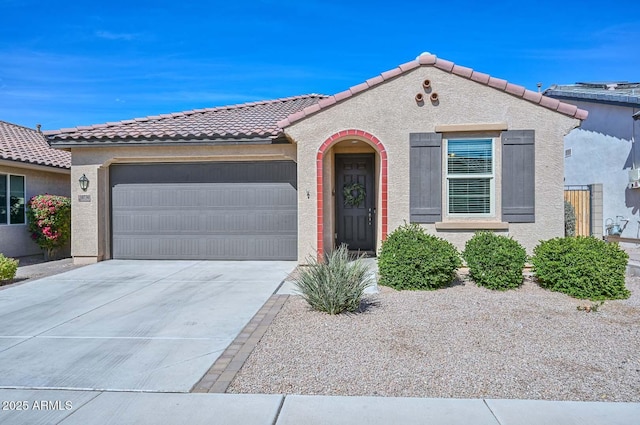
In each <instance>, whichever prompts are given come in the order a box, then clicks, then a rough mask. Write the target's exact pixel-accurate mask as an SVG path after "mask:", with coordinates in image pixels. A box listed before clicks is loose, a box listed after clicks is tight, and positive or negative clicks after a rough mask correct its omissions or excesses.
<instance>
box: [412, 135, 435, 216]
mask: <svg viewBox="0 0 640 425" xmlns="http://www.w3.org/2000/svg"><path fill="white" fill-rule="evenodd" d="M409 143H410V146H411V147H410V156H411V161H410V165H409V175H410V186H409V192H410V195H409V198H410V209H411V213H410V221H411V222H412V223H435V222H437V221H441V220H442V134H439V133H411V134H410V135H409Z"/></svg>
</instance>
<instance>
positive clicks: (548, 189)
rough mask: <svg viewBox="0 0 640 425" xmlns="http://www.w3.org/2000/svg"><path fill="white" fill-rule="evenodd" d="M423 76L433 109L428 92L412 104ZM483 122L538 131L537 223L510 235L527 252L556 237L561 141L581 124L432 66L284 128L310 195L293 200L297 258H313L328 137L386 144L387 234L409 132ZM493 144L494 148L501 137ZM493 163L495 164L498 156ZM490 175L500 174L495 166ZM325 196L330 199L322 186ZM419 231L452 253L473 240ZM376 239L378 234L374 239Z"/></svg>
mask: <svg viewBox="0 0 640 425" xmlns="http://www.w3.org/2000/svg"><path fill="white" fill-rule="evenodd" d="M425 79H429V80H430V81H431V85H432V91H433V92H437V93H438V95H439V102H438V103H437V104H432V103H431V102H430V101H429V99H428V95H427V96H425V97H426V101H425V102H424V104H423V105H419V104H417V103H416V101H415V96H416V94H417V93H423V94H424V89H423V88H422V82H423V81H424V80H425ZM487 123H506V127H507V129H509V130H528V129H533V130H535V132H536V142H535V143H536V147H535V149H536V158H535V167H536V177H535V188H536V194H535V196H536V204H535V205H536V211H535V213H536V222H535V223H517V224H515V223H514V224H509V226H508V234H509V235H511V236H513V237H514V238H515V239H517V240H518V241H519V242H520V243H522V244H523V245H524V246H525V247H526V248H527V250H528V251H529V252H531V250H532V249H533V248H534V247H535V246H536V245H537V244H538V242H539V241H540V240H544V239H549V238H552V237H556V236H560V235H562V234H563V232H564V226H563V196H562V194H563V143H562V140H563V136H564V135H565V134H567V133H568V132H569V131H570V130H571V129H573V128H575V127H576V126H578V125H579V120H577V119H574V118H570V117H568V116H565V115H562V114H560V113H557V112H553V111H551V110H549V109H547V108H544V107H541V106H538V105H535V104H533V103H530V102H528V101H525V100H523V99H521V98H518V97H515V96H512V95H509V94H507V93H505V92H502V91H499V90H496V89H493V88H491V87H488V86H486V85H483V84H480V83H476V82H474V81H471V80H468V79H465V78H462V77H458V76H455V75H453V74H450V73H448V72H446V71H443V70H440V69H438V68H435V67H430V66H422V67H419V68H417V69H415V70H412V71H410V72H408V73H405V74H403V75H401V76H399V77H398V78H396V79H393V80H390V81H388V82H385V83H383V84H380V85H377V86H375V87H373V88H371V89H369V90H366V91H364V92H361V93H358V94H357V95H355V96H353V97H350V98H348V99H347V100H345V101H343V102H341V103H338V104H336V105H334V106H332V107H329V108H326V109H324V110H321V111H320V112H318V113H316V114H314V115H311V116H309V117H307V118H305V119H303V120H301V121H297V122H295V123H293V124H292V125H290V126H288V127H287V128H286V129H285V132H286V133H287V135H289V136H290V137H291V139H292V140H293V141H294V142H295V143H296V144H297V146H298V152H297V155H298V194H299V195H300V194H302V193H305V194H306V192H307V191H308V192H309V193H310V197H309V198H307V197H306V196H299V204H298V229H299V240H298V249H299V256H298V258H299V259H303V258H305V257H306V256H308V255H313V253H314V251H315V250H316V249H317V232H316V229H317V213H316V205H317V194H316V190H315V188H316V183H317V181H316V177H317V176H316V167H315V163H316V156H317V153H318V149H319V148H320V146H321V144H322V143H323V142H324V141H325V140H327V138H329V137H330V136H331V135H333V134H336V133H338V132H339V131H341V130H347V129H356V130H363V131H365V132H368V133H371V134H372V135H374V136H375V137H377V138H378V139H379V140H380V141H381V142H382V144H383V145H384V147H385V149H386V151H387V154H388V205H389V211H388V225H389V231H390V232H391V231H393V229H395V228H396V227H398V226H400V225H402V224H403V222H404V221H409V133H413V132H434V131H435V129H436V126H441V125H453V124H487ZM444 137H445V138H446V137H447V134H444ZM496 146H497V147H498V149H499V138H498V139H497V142H496ZM496 159H499V151H497V152H496ZM496 172H497V173H499V169H496ZM497 178H498V179H499V177H497ZM326 187H327V186H326V185H325V188H326ZM324 195H325V196H332V195H331V194H330V193H329V194H327V192H326V189H325V194H324ZM499 195H500V194H499V185H496V199H497V200H499V199H500V196H499ZM325 202H326V201H325ZM500 213H501V212H500V211H499V210H497V211H496V215H495V217H493V218H492V220H494V221H500ZM327 219H331V217H326V218H325V221H326V220H327ZM486 220H487V219H484V221H486ZM329 227H330V226H327V225H326V223H325V225H324V232H325V234H324V235H323V236H324V239H325V240H327V239H331V237H330V235H329V236H327V235H326V232H327V228H329ZM425 227H426V228H427V230H428V231H429V232H431V233H434V234H437V235H438V236H440V237H443V238H446V239H448V240H450V241H452V242H453V243H454V244H455V245H456V246H457V247H458V248H463V247H464V243H465V242H466V240H467V239H468V238H470V237H471V236H472V235H473V230H465V231H460V230H448V231H443V230H437V229H436V228H435V225H426V226H425ZM380 236H381V235H380V234H378V239H380ZM380 243H381V242H380V241H379V242H378V247H377V248H379V247H380Z"/></svg>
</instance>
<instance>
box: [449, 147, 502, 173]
mask: <svg viewBox="0 0 640 425" xmlns="http://www.w3.org/2000/svg"><path fill="white" fill-rule="evenodd" d="M447 172H448V173H449V174H464V175H468V174H491V173H492V172H493V152H492V141H491V140H487V139H481V140H450V141H449V143H448V144H447Z"/></svg>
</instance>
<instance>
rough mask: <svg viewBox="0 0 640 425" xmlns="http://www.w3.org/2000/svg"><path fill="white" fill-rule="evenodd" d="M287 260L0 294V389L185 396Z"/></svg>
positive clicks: (82, 276)
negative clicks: (100, 391)
mask: <svg viewBox="0 0 640 425" xmlns="http://www.w3.org/2000/svg"><path fill="white" fill-rule="evenodd" d="M295 265H296V263H295V262H292V261H261V262H253V261H242V262H240V261H236V262H231V261H120V260H111V261H105V262H102V263H98V264H94V265H90V266H86V267H82V268H78V269H75V270H72V271H69V272H66V273H62V274H58V275H55V276H49V277H45V278H42V279H39V280H35V281H29V282H27V283H24V284H21V285H16V286H15V287H6V288H4V289H2V290H0V388H15V389H81V390H117V391H153V392H155V391H157V392H188V391H189V390H190V389H191V388H192V386H193V385H194V384H195V383H196V382H198V380H199V379H200V378H201V377H202V375H203V374H204V373H205V372H206V371H207V369H208V368H209V367H210V366H211V364H212V363H213V362H214V361H215V360H216V359H217V358H218V356H219V355H220V354H221V353H222V352H223V351H224V349H225V348H226V347H227V346H228V345H229V344H230V343H231V341H233V339H234V338H235V337H236V335H237V334H238V333H239V332H240V331H241V330H242V328H243V327H244V326H245V325H246V324H247V323H248V322H249V320H250V319H251V318H252V317H253V316H254V314H255V313H256V312H257V311H258V310H259V309H260V307H261V306H262V305H263V304H264V303H265V301H266V300H267V299H268V298H269V297H270V296H271V295H272V294H273V292H274V291H275V290H276V289H277V288H278V286H279V285H280V283H281V282H282V280H283V279H284V278H285V277H286V276H287V274H288V273H289V272H291V271H292V270H293V268H294V267H295Z"/></svg>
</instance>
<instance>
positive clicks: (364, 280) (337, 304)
mask: <svg viewBox="0 0 640 425" xmlns="http://www.w3.org/2000/svg"><path fill="white" fill-rule="evenodd" d="M307 262H308V264H309V265H308V266H307V267H304V268H300V273H299V276H298V277H296V278H295V279H294V281H293V283H294V285H295V286H296V287H297V289H298V292H299V293H300V295H302V298H304V299H305V300H306V301H307V302H308V303H309V305H310V306H311V307H312V308H314V309H316V310H318V311H324V312H326V313H329V314H339V313H342V312H343V311H350V312H353V311H356V310H358V309H359V308H360V300H361V299H362V295H363V293H364V290H365V289H366V288H367V286H369V285H370V284H371V281H372V279H371V271H370V270H369V268H368V267H367V265H366V264H365V263H364V262H363V261H362V256H361V257H358V258H356V259H355V261H350V259H349V250H348V248H347V246H346V245H344V244H343V245H341V246H340V247H339V248H338V249H336V250H334V251H332V252H330V253H328V254H326V255H325V256H324V259H323V261H318V260H317V259H316V258H313V257H309V258H307Z"/></svg>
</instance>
